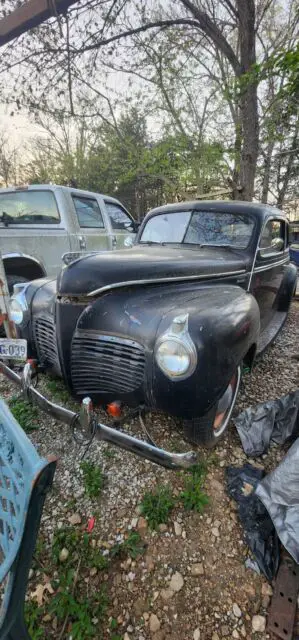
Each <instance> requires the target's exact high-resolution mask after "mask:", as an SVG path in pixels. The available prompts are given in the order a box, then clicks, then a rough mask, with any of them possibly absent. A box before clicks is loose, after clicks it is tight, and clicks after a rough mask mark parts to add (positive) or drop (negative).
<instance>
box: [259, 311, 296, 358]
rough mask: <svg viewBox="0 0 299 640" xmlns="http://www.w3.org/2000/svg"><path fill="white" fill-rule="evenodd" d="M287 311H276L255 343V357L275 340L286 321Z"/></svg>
mask: <svg viewBox="0 0 299 640" xmlns="http://www.w3.org/2000/svg"><path fill="white" fill-rule="evenodd" d="M287 315H288V314H287V311H276V312H275V314H274V316H273V318H272V320H271V322H270V323H269V324H268V326H267V327H266V328H265V329H264V331H263V332H262V333H261V335H260V338H259V341H258V343H257V352H256V355H260V354H261V353H262V352H263V351H265V349H266V348H267V347H268V346H269V344H271V342H273V340H275V338H276V336H277V334H278V333H279V331H280V329H281V328H282V327H283V325H284V323H285V321H286V319H287Z"/></svg>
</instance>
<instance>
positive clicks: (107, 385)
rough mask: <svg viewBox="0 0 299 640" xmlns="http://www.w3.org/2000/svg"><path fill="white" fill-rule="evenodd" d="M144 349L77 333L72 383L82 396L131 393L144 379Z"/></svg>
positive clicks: (86, 333)
mask: <svg viewBox="0 0 299 640" xmlns="http://www.w3.org/2000/svg"><path fill="white" fill-rule="evenodd" d="M144 367H145V355H144V349H143V347H142V346H141V345H140V344H138V343H137V342H134V341H133V340H126V339H122V338H119V337H117V336H107V335H102V334H97V333H95V332H91V331H90V332H88V331H80V330H77V331H76V333H75V335H74V337H73V342H72V361H71V370H72V381H73V385H74V390H75V391H76V392H77V393H79V394H97V393H101V392H104V393H130V392H132V391H134V390H135V389H138V388H139V387H140V386H141V385H142V383H143V378H144Z"/></svg>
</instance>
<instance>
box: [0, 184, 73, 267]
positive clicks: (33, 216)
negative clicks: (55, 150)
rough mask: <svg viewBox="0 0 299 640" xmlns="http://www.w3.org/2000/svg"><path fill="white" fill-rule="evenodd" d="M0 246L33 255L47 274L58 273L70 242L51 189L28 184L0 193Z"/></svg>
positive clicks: (7, 250) (9, 250)
mask: <svg viewBox="0 0 299 640" xmlns="http://www.w3.org/2000/svg"><path fill="white" fill-rule="evenodd" d="M0 249H1V251H2V253H6V254H7V253H21V254H27V255H28V256H32V257H34V258H37V259H38V261H39V262H40V263H41V264H42V265H43V266H44V268H45V271H46V273H47V275H56V274H57V273H58V272H59V270H60V269H61V257H62V255H63V254H64V253H66V252H68V251H70V250H71V244H70V237H69V234H68V232H67V230H66V229H65V228H64V225H63V222H62V221H61V217H60V213H59V209H58V205H57V201H56V198H55V194H54V192H53V190H51V189H45V188H41V189H37V188H36V187H34V188H32V189H31V188H30V187H29V188H27V189H14V190H11V191H9V190H7V191H2V192H1V193H0Z"/></svg>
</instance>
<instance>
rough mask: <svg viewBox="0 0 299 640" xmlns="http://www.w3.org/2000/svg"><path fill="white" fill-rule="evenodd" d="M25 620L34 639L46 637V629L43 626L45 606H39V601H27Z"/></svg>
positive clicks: (38, 639) (39, 639)
mask: <svg viewBox="0 0 299 640" xmlns="http://www.w3.org/2000/svg"><path fill="white" fill-rule="evenodd" d="M24 612H25V621H26V624H27V627H28V632H29V635H30V637H31V638H32V640H41V639H43V638H45V632H44V629H43V628H42V627H41V619H42V617H43V615H44V613H45V611H44V607H39V606H38V604H37V602H34V601H33V600H28V602H25V609H24Z"/></svg>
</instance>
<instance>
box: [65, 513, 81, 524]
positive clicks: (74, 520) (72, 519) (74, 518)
mask: <svg viewBox="0 0 299 640" xmlns="http://www.w3.org/2000/svg"><path fill="white" fill-rule="evenodd" d="M68 521H69V523H70V524H72V525H74V526H75V525H76V524H81V522H82V518H81V516H80V514H79V513H73V515H71V516H70V517H69V518H68Z"/></svg>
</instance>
